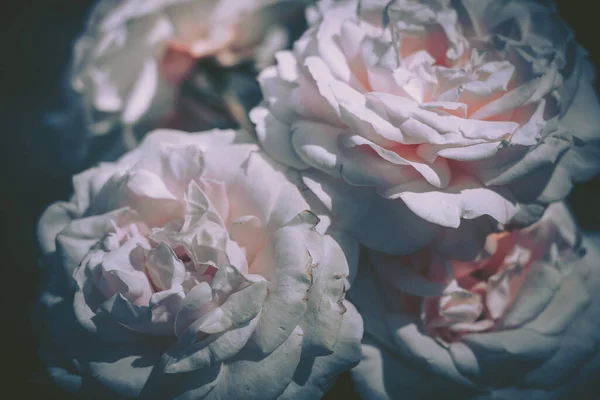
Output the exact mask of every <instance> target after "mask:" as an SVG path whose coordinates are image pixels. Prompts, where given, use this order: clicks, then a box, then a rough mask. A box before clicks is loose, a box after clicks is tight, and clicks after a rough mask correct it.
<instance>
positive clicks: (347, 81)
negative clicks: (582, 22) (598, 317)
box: [251, 0, 600, 258]
mask: <svg viewBox="0 0 600 400" xmlns="http://www.w3.org/2000/svg"><path fill="white" fill-rule="evenodd" d="M382 3H383V5H385V3H388V2H387V1H386V2H382V1H375V0H371V1H369V0H365V1H362V2H360V3H359V2H358V1H342V2H337V3H334V4H333V5H332V6H331V7H330V8H329V9H327V10H326V11H325V13H324V17H323V19H322V20H321V22H320V23H316V24H315V25H314V26H312V27H311V28H310V29H309V30H308V31H307V32H306V33H305V34H304V35H303V37H302V38H301V39H299V40H298V41H297V42H296V44H295V46H294V50H293V52H290V51H283V52H279V53H278V54H277V55H276V58H277V60H278V64H277V66H272V67H269V68H267V69H265V70H264V71H263V72H262V73H261V75H260V82H261V85H262V90H263V94H264V99H265V100H264V103H263V104H262V106H260V107H258V108H256V109H255V110H253V113H252V115H251V117H252V119H253V121H254V122H255V123H256V124H257V132H258V135H259V138H260V141H261V143H262V145H263V146H264V148H265V150H266V151H267V152H268V153H269V154H270V155H271V156H272V157H273V158H275V159H276V160H277V161H279V162H280V163H283V164H286V165H290V166H292V167H294V168H297V169H299V170H303V171H304V173H303V176H304V181H305V183H306V184H307V185H308V187H309V188H310V189H311V190H313V191H314V192H315V194H317V196H319V197H320V198H321V200H322V201H323V202H324V203H325V205H326V206H328V207H329V208H330V209H331V211H332V213H333V214H334V216H335V217H336V218H338V219H339V220H340V222H341V223H342V224H344V225H345V226H347V227H348V229H351V230H352V231H353V232H354V233H355V234H356V235H357V237H358V238H359V239H360V241H361V242H363V243H364V244H366V245H367V246H368V247H371V248H374V249H376V250H380V251H385V252H388V253H394V254H398V253H409V252H411V251H413V250H415V249H417V248H420V247H422V246H424V245H426V244H428V243H430V242H432V241H434V242H436V243H439V244H441V245H442V246H444V247H446V250H448V249H451V248H456V247H461V246H454V245H449V244H448V243H444V239H448V238H451V239H452V241H453V243H454V242H455V241H457V240H458V239H457V238H458V237H463V236H464V237H469V240H470V238H471V237H473V236H474V237H477V236H482V235H481V234H480V233H481V231H484V232H486V233H489V232H491V231H493V230H495V229H497V227H496V225H497V223H500V224H508V223H510V224H512V225H514V226H524V225H527V224H530V223H532V222H534V221H535V220H536V219H537V218H539V216H540V215H541V213H542V212H543V209H544V208H545V206H546V205H547V204H549V203H551V202H555V201H557V200H560V199H562V198H564V197H565V196H566V194H567V193H568V192H569V190H570V189H571V186H572V181H573V180H581V179H587V178H589V177H590V176H591V175H593V174H594V173H596V171H597V170H598V165H599V164H598V161H597V160H598V140H599V136H598V135H597V131H598V126H599V125H600V112H599V111H600V106H599V104H598V100H597V98H596V95H595V93H594V90H593V88H592V81H593V78H594V72H593V68H592V66H591V64H590V63H589V61H588V60H587V58H586V53H585V51H584V50H583V49H582V48H581V47H580V46H579V45H578V44H577V43H576V42H575V41H574V39H573V34H572V33H571V31H570V30H569V28H568V27H567V26H566V25H565V24H564V23H563V22H562V21H561V20H560V18H559V17H558V16H557V15H556V13H555V12H554V9H553V8H552V6H551V5H550V4H549V2H545V1H544V2H539V1H508V0H503V1H497V0H494V1H492V0H462V1H456V2H450V0H431V1H414V0H397V1H392V2H391V3H390V4H389V5H388V6H387V7H385V8H384V7H383V5H382ZM357 8H358V13H357ZM465 220H468V221H465ZM457 227H460V228H459V229H461V231H460V234H458V233H457V232H456V229H454V228H457ZM446 228H452V229H446ZM469 231H477V232H478V233H468V232H469ZM483 237H485V235H483ZM435 239H442V240H439V241H435ZM467 242H468V240H467ZM465 257H466V256H465ZM467 258H468V257H467Z"/></svg>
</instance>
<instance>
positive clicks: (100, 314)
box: [38, 130, 362, 399]
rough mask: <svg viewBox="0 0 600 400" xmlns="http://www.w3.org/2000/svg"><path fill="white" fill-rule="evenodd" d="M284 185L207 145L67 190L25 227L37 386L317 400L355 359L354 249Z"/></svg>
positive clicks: (193, 141)
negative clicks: (33, 290) (32, 279)
mask: <svg viewBox="0 0 600 400" xmlns="http://www.w3.org/2000/svg"><path fill="white" fill-rule="evenodd" d="M295 179H297V177H296V178H295V177H294V173H293V171H292V172H289V173H288V172H286V168H281V167H279V166H277V165H275V164H274V163H272V162H271V161H270V160H269V159H268V158H267V157H265V156H264V155H263V154H262V153H261V152H260V151H259V148H258V146H257V145H256V144H254V143H251V142H250V141H249V140H247V138H246V136H245V135H244V134H243V133H241V132H239V133H238V132H235V131H218V130H217V131H212V132H205V133H200V134H196V135H187V134H185V133H182V132H177V131H167V130H163V131H156V132H154V133H152V134H150V135H148V136H147V138H146V139H145V140H144V142H143V143H142V144H141V146H140V147H139V148H137V149H136V150H134V151H133V152H130V153H128V154H126V155H125V156H123V157H122V158H121V159H119V160H118V161H117V162H115V163H105V164H100V165H99V166H98V167H96V168H93V169H90V170H87V171H85V172H83V173H82V174H80V175H77V176H76V177H75V178H74V186H75V194H74V195H73V198H72V199H71V200H70V201H69V202H59V203H56V204H54V205H52V206H50V207H49V208H48V209H47V210H46V212H45V213H44V214H43V216H42V217H41V220H40V223H39V239H40V244H41V247H42V250H43V254H44V257H43V259H42V262H41V264H42V266H43V268H44V269H45V270H46V273H47V276H48V279H49V283H48V285H47V287H46V288H45V290H44V293H43V295H42V297H41V302H40V303H41V305H40V307H39V308H40V312H39V315H40V316H39V317H38V319H39V320H42V321H43V325H45V328H43V329H42V330H41V332H42V334H41V337H42V345H41V346H40V353H41V356H42V359H43V360H44V361H45V363H46V366H47V371H48V374H49V376H50V377H51V378H52V379H53V380H54V381H55V382H57V383H58V384H60V385H62V386H64V387H66V388H68V389H69V390H71V391H77V392H78V393H79V394H81V395H82V396H83V397H84V398H88V396H92V395H94V396H97V393H106V394H103V395H102V396H104V397H107V398H114V396H116V395H122V396H131V397H140V398H160V399H170V398H178V399H180V398H181V399H188V398H193V399H199V398H207V399H213V398H214V399H221V398H223V399H225V398H226V399H238V398H240V399H241V398H244V399H246V398H249V399H273V398H294V399H296V398H315V397H318V396H320V395H321V394H322V393H323V391H324V390H326V389H327V388H328V386H329V385H331V384H332V383H333V381H334V380H335V377H336V376H337V375H338V374H339V373H341V372H342V371H344V370H347V369H348V368H350V367H351V366H353V365H354V364H356V362H357V361H358V358H359V357H360V355H359V354H360V353H359V351H360V345H359V344H360V338H361V336H362V320H361V318H360V316H359V315H358V313H357V312H356V310H355V309H354V308H353V307H352V305H351V304H350V303H349V302H347V301H346V300H344V296H345V292H346V289H347V288H348V287H349V281H350V280H351V279H352V278H351V277H349V274H352V273H353V270H354V268H355V265H356V259H357V252H358V247H357V245H356V242H355V241H354V240H352V239H351V238H350V237H349V236H348V235H347V234H345V233H343V232H342V231H340V230H337V229H335V228H333V227H331V226H328V223H327V219H326V218H323V219H322V220H321V219H320V218H319V217H317V216H316V214H314V213H313V211H311V207H310V206H309V204H308V203H307V201H306V200H305V198H304V197H303V196H302V193H301V192H300V190H299V189H298V188H297V187H296V186H295V185H294V184H293V181H294V180H295ZM315 210H316V209H315ZM324 230H326V232H325V233H323V231H324ZM98 391H99V392H98ZM102 396H100V397H102ZM104 397H103V398H104ZM94 398H96V397H94ZM128 398H129V397H128Z"/></svg>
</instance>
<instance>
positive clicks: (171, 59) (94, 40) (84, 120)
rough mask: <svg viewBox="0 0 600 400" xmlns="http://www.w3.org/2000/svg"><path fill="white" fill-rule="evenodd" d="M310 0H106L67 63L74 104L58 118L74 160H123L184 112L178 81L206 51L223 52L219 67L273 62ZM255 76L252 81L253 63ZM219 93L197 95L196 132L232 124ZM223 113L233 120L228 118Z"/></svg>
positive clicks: (95, 9)
mask: <svg viewBox="0 0 600 400" xmlns="http://www.w3.org/2000/svg"><path fill="white" fill-rule="evenodd" d="M307 3H308V0H252V1H243V2H240V1H237V0H153V1H148V0H125V1H123V0H101V1H99V2H98V3H97V4H96V5H95V6H94V7H93V9H92V10H91V13H90V15H89V17H88V20H87V24H86V27H85V30H84V32H83V34H82V35H81V37H80V38H79V39H78V40H77V41H76V42H75V46H74V49H73V57H72V62H71V66H70V70H69V72H68V79H69V80H68V88H67V89H68V94H69V100H70V101H69V107H68V110H67V111H66V113H65V115H64V116H62V118H61V119H59V121H58V122H59V123H58V126H57V135H59V139H62V140H64V141H65V143H64V145H61V146H62V147H63V148H64V149H65V156H66V157H67V158H68V160H67V161H69V162H71V163H74V164H75V165H80V164H81V162H82V161H83V162H89V161H90V160H87V157H92V160H91V161H92V162H93V161H97V160H103V161H105V160H107V159H109V158H110V159H115V158H116V157H118V156H120V155H121V154H122V153H123V152H125V151H126V150H128V149H131V148H132V147H133V146H134V145H135V144H136V143H137V140H138V139H139V137H140V136H141V135H143V134H145V133H146V132H148V131H149V130H152V129H155V128H156V127H157V124H158V123H162V122H163V121H166V122H165V123H168V122H172V120H173V114H174V113H176V111H181V110H179V108H177V107H179V106H180V103H181V102H179V101H178V99H179V97H180V96H181V95H182V94H181V93H180V91H179V88H180V86H181V84H182V83H183V82H184V81H186V79H187V78H188V77H190V76H192V75H193V72H194V69H195V66H196V63H197V61H198V60H202V59H215V60H216V65H217V67H216V68H223V67H225V66H227V67H229V66H232V65H236V64H239V63H243V62H248V63H249V64H252V65H256V66H258V67H263V66H266V65H269V64H271V63H272V62H274V58H273V54H274V53H275V52H276V51H277V50H281V49H284V48H287V47H288V44H289V43H288V42H289V41H290V40H292V39H294V38H295V37H297V35H296V36H293V35H292V33H291V31H290V30H293V29H296V25H298V21H303V18H304V17H303V11H304V7H305V6H306V5H307ZM301 25H302V24H301ZM248 74H249V73H248ZM251 75H252V80H254V72H253V73H252V74H251ZM255 91H256V92H260V91H259V89H258V88H256V89H255ZM186 96H187V95H186ZM185 98H186V99H187V100H188V101H186V102H184V103H185V104H184V107H185V106H189V103H190V99H189V96H187V97H185ZM217 100H218V101H220V102H223V100H222V99H220V100H219V99H217ZM217 100H215V99H214V98H213V99H203V101H202V102H200V103H208V104H205V105H204V107H202V104H195V107H194V111H195V112H196V114H198V115H196V118H195V122H196V126H195V127H194V129H191V130H192V131H195V130H204V129H210V128H222V127H225V128H228V127H231V125H232V124H233V123H232V122H230V121H232V120H233V119H232V117H231V116H230V115H229V114H228V113H226V112H224V111H222V110H218V109H215V108H214V107H211V105H213V104H214V103H216V102H218V101H217ZM254 104H256V103H254ZM220 105H221V104H220ZM223 121H226V122H230V124H229V125H227V126H223ZM69 124H72V125H73V126H69ZM65 130H66V132H65ZM67 134H69V137H67V136H66V135H67ZM90 147H92V148H90ZM98 154H101V156H100V158H98Z"/></svg>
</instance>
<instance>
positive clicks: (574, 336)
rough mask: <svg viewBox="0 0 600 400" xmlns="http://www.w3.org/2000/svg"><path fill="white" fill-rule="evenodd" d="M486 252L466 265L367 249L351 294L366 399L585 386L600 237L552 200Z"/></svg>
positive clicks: (596, 339) (544, 395) (511, 395)
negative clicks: (359, 326)
mask: <svg viewBox="0 0 600 400" xmlns="http://www.w3.org/2000/svg"><path fill="white" fill-rule="evenodd" d="M486 250H487V253H488V254H487V255H486V256H485V257H483V258H481V259H479V260H476V261H471V262H460V261H454V260H448V259H444V258H443V257H440V256H439V255H438V254H434V253H427V252H421V253H416V254H413V255H410V256H389V255H383V254H381V253H372V254H371V257H370V259H371V261H370V264H371V265H365V268H364V269H361V271H360V272H359V274H358V277H357V280H356V282H355V287H353V289H352V290H351V291H350V293H349V295H350V297H351V299H352V300H353V301H354V303H355V304H356V305H357V308H358V309H359V311H360V312H361V314H362V315H363V317H364V319H365V331H366V332H365V337H364V340H363V356H362V360H361V363H360V364H359V365H358V366H357V367H356V368H355V369H354V370H353V376H354V378H355V381H356V385H357V389H358V391H359V392H360V393H361V394H362V395H363V396H364V398H366V399H385V398H390V399H393V398H405V396H408V398H411V399H429V398H435V399H437V398H461V399H469V398H473V399H475V398H476V399H500V398H502V399H540V400H541V399H544V400H547V399H558V398H579V396H578V395H577V393H578V391H585V390H586V386H585V385H584V383H585V381H586V380H587V379H589V376H592V375H593V374H594V373H596V375H597V366H598V362H600V355H599V354H598V346H599V345H600V333H599V332H598V329H597V325H598V318H599V317H600V299H599V298H598V296H595V294H596V293H597V292H598V289H599V288H600V269H599V268H598V257H599V256H600V242H599V241H598V238H597V237H592V236H582V235H581V234H580V233H579V232H578V230H577V227H576V225H575V222H574V220H573V217H572V216H571V215H570V214H569V212H568V211H567V209H566V207H565V206H564V205H563V204H562V203H556V204H553V205H551V206H550V207H549V208H548V209H547V211H546V213H545V214H544V216H543V217H542V218H541V219H540V220H539V221H538V222H536V223H535V224H533V225H531V226H530V227H528V228H525V229H523V230H516V231H513V232H505V233H502V234H492V235H490V236H489V237H488V239H487V246H486ZM590 374H592V375H590ZM400 394H402V397H400ZM581 394H583V393H581Z"/></svg>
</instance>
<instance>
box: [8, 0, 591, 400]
mask: <svg viewBox="0 0 600 400" xmlns="http://www.w3.org/2000/svg"><path fill="white" fill-rule="evenodd" d="M240 1H243V0H240ZM92 2H93V1H90V0H37V1H31V0H29V1H27V0H21V1H13V0H8V1H7V0H4V1H3V2H2V5H0V54H1V56H0V60H1V61H0V129H1V130H0V135H1V136H0V139H1V140H0V163H1V165H0V227H1V228H0V229H1V230H0V232H1V234H0V296H1V298H0V338H1V339H2V340H1V341H0V354H1V355H2V358H1V359H0V371H2V373H1V374H0V376H1V377H2V380H1V382H2V392H3V394H4V395H3V396H2V397H3V398H14V397H15V396H11V395H10V393H18V396H17V398H21V399H36V398H50V399H54V398H57V399H66V398H68V397H67V396H66V394H64V393H59V392H57V391H54V390H52V388H49V387H47V386H45V385H40V384H35V383H34V381H33V379H32V373H33V371H35V370H36V369H39V367H40V365H39V363H38V361H37V359H36V356H35V341H34V339H33V336H32V334H31V328H30V326H31V321H30V309H31V307H32V306H33V303H34V293H35V290H36V285H37V282H36V272H35V264H36V260H37V257H38V254H39V251H38V249H37V244H36V238H35V226H36V222H37V218H38V217H39V215H40V213H41V212H42V211H43V210H44V208H45V207H46V206H47V205H49V204H50V203H52V202H54V201H56V200H66V199H68V197H69V195H70V190H71V185H70V175H71V174H72V173H73V172H74V171H68V170H66V169H65V168H64V167H61V166H60V163H59V162H58V161H57V160H58V159H59V158H58V157H59V156H58V150H57V148H56V146H55V145H54V144H53V142H52V138H51V135H50V133H49V132H48V131H47V128H45V127H44V124H43V119H42V114H41V110H48V109H59V108H60V107H61V105H62V101H63V100H62V99H61V97H60V95H59V91H60V87H61V77H62V73H63V71H64V68H65V67H66V65H67V62H68V59H69V53H70V46H71V41H72V40H73V39H74V38H75V36H76V35H77V33H78V32H79V30H80V29H81V28H82V26H83V25H82V24H83V21H84V16H85V13H86V11H87V10H88V9H89V6H90V5H91V3H92ZM557 3H558V6H559V9H560V11H561V14H562V16H563V18H565V19H566V20H567V21H568V22H569V24H570V25H571V26H572V28H573V29H574V31H575V33H576V35H577V39H578V41H579V42H580V43H581V44H582V45H583V46H584V47H585V48H586V49H588V51H589V52H590V56H591V59H592V61H593V62H594V65H596V66H598V65H600V40H599V34H598V28H599V27H598V24H599V23H600V22H598V17H597V15H596V13H595V12H593V11H592V9H591V7H590V3H589V1H586V0H561V1H558V2H557ZM597 88H598V85H597ZM569 200H570V202H571V204H572V205H573V207H574V209H575V212H576V214H577V216H578V219H579V222H580V224H581V225H582V226H583V227H584V228H585V229H600V209H599V207H598V206H599V205H600V178H598V177H597V178H596V179H594V180H592V181H591V182H588V183H585V184H579V185H577V186H576V188H575V190H574V191H573V193H572V195H571V196H570V199H569ZM351 390H352V389H351V387H350V386H349V383H348V380H347V379H342V383H341V384H338V386H337V388H336V392H335V393H336V394H335V395H333V394H332V395H330V396H329V398H330V399H331V398H345V399H347V398H351V397H352V396H351ZM5 396H9V397H5Z"/></svg>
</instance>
